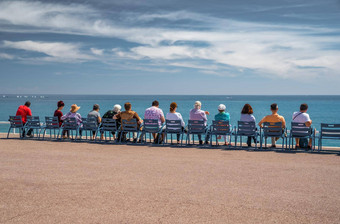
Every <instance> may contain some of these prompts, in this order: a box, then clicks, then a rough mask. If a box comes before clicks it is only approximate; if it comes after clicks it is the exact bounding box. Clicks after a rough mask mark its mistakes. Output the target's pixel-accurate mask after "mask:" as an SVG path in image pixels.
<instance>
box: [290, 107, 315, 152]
mask: <svg viewBox="0 0 340 224" xmlns="http://www.w3.org/2000/svg"><path fill="white" fill-rule="evenodd" d="M307 110H308V105H307V104H306V103H303V104H301V105H300V111H297V112H294V113H293V117H292V122H296V123H304V124H305V125H306V126H307V127H310V126H311V125H312V120H311V119H310V117H309V114H307ZM295 142H296V145H295V148H299V143H300V139H299V138H295ZM308 149H312V139H311V138H310V139H309V141H308Z"/></svg>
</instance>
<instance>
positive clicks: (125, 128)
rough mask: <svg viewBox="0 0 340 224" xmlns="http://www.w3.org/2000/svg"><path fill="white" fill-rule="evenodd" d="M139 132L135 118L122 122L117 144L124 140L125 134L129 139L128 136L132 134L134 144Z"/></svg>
mask: <svg viewBox="0 0 340 224" xmlns="http://www.w3.org/2000/svg"><path fill="white" fill-rule="evenodd" d="M139 132H140V130H139V127H138V123H137V120H136V118H133V119H131V120H122V123H121V130H120V137H119V142H122V138H125V137H126V135H127V134H129V139H130V134H131V133H132V136H133V142H135V143H136V142H137V139H138V135H139ZM126 140H127V139H126Z"/></svg>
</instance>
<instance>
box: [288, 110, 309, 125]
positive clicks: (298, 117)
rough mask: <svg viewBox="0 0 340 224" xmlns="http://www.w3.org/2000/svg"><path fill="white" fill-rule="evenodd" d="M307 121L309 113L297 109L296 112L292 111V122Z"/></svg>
mask: <svg viewBox="0 0 340 224" xmlns="http://www.w3.org/2000/svg"><path fill="white" fill-rule="evenodd" d="M294 118H295V119H294ZM307 121H310V118H309V114H307V113H302V112H300V111H297V112H294V113H293V117H292V122H296V123H306V122H307Z"/></svg>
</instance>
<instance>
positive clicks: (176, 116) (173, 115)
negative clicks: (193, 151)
mask: <svg viewBox="0 0 340 224" xmlns="http://www.w3.org/2000/svg"><path fill="white" fill-rule="evenodd" d="M176 110H177V103H176V102H172V103H171V104H170V112H169V113H167V114H166V119H167V120H180V121H181V126H182V131H185V130H184V127H185V122H184V120H183V117H182V115H181V114H180V113H178V112H176ZM169 128H170V127H169ZM185 132H186V131H185ZM179 138H180V134H177V144H179Z"/></svg>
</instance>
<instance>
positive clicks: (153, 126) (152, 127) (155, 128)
mask: <svg viewBox="0 0 340 224" xmlns="http://www.w3.org/2000/svg"><path fill="white" fill-rule="evenodd" d="M162 128H163V126H161V127H159V124H158V120H157V119H144V121H143V129H142V135H141V137H140V139H141V142H144V143H146V142H147V141H146V135H147V134H149V140H150V142H151V139H152V138H151V134H156V136H157V137H156V139H154V140H155V143H159V139H160V136H161V133H162Z"/></svg>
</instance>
